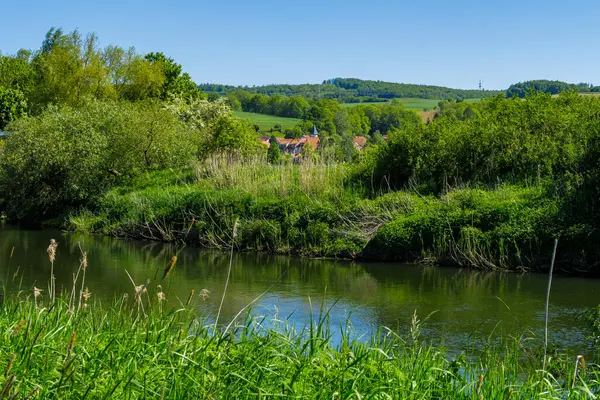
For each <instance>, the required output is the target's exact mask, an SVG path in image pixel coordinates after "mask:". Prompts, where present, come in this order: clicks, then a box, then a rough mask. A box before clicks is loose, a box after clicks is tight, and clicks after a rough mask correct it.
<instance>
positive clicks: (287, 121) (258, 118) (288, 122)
mask: <svg viewBox="0 0 600 400" xmlns="http://www.w3.org/2000/svg"><path fill="white" fill-rule="evenodd" d="M233 113H234V115H235V116H236V117H240V118H246V119H248V120H250V121H251V122H252V123H254V124H257V125H258V126H259V127H260V131H261V132H267V131H269V130H270V129H271V128H273V127H274V126H275V125H277V124H279V125H281V128H282V129H285V128H292V127H293V126H294V125H296V124H297V123H298V122H300V121H301V120H300V119H298V118H283V117H276V116H273V115H265V114H257V113H249V112H244V111H234V112H233Z"/></svg>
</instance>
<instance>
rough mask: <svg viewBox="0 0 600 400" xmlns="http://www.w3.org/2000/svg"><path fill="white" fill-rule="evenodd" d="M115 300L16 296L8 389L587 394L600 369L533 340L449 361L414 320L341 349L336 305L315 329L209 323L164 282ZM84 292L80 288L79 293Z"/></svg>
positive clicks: (345, 341) (4, 312)
mask: <svg viewBox="0 0 600 400" xmlns="http://www.w3.org/2000/svg"><path fill="white" fill-rule="evenodd" d="M137 290H138V291H137V292H135V291H131V293H129V296H127V295H126V294H122V295H121V296H120V297H119V296H118V294H116V295H117V300H116V301H115V302H114V303H112V304H101V303H99V302H95V301H93V297H91V298H90V296H92V295H91V294H90V293H89V292H88V291H87V290H85V291H84V292H83V294H82V295H81V297H80V295H79V294H77V295H76V296H75V297H74V299H75V301H72V299H73V297H72V296H70V295H68V294H65V295H63V296H62V297H61V296H58V297H57V299H56V301H55V302H54V303H53V304H52V303H51V302H50V300H49V294H48V293H47V292H46V291H41V292H40V291H37V290H36V289H34V290H33V291H31V292H30V291H29V290H28V291H26V292H19V294H18V295H15V294H10V295H6V294H5V297H4V299H3V302H2V304H1V306H0V325H1V326H2V327H3V328H2V330H3V331H4V334H3V335H0V357H1V358H2V359H3V360H4V361H3V363H4V365H5V367H4V375H3V377H1V378H0V385H1V386H2V393H3V394H4V395H7V396H16V397H19V396H21V397H25V396H27V395H31V396H32V397H37V398H50V397H58V398H65V399H66V398H77V399H83V398H100V397H102V398H106V397H114V398H141V397H146V396H150V397H156V398H158V397H160V398H171V399H175V398H257V397H258V398H265V397H274V396H277V397H284V398H288V397H289V398H331V397H339V398H365V397H373V398H403V399H412V398H415V399H416V398H419V399H428V398H453V399H473V398H477V399H479V398H502V399H506V398H540V397H544V398H572V399H578V398H582V399H583V398H589V396H593V395H592V394H593V393H596V392H597V391H598V390H600V387H599V386H598V378H600V377H599V376H598V372H597V371H598V369H597V367H596V366H595V365H593V364H592V365H587V366H586V365H585V364H584V363H583V361H584V360H582V359H581V358H569V357H565V356H563V355H561V354H560V353H558V352H555V351H553V352H551V353H550V358H549V361H548V363H547V366H546V370H545V371H542V365H541V364H542V363H541V360H542V353H541V352H540V349H539V348H537V347H536V346H537V345H531V344H530V343H531V342H530V341H529V340H527V339H526V338H514V337H513V336H511V338H508V337H507V338H505V339H499V340H496V339H497V338H488V339H489V340H490V341H489V342H488V344H487V345H485V344H484V345H483V346H482V347H477V348H475V347H473V348H469V349H465V352H464V353H463V354H461V355H459V356H457V357H450V356H449V355H448V354H446V353H445V352H444V350H443V349H441V348H437V347H435V346H428V345H425V344H423V343H421V341H420V334H419V332H420V329H421V326H420V321H419V319H418V317H417V315H416V314H415V316H414V318H413V322H412V324H411V328H410V334H409V335H408V336H407V337H399V336H397V335H395V334H394V333H392V332H389V331H387V330H386V329H383V330H382V331H380V332H379V333H377V334H376V335H374V336H372V337H370V338H363V340H361V341H357V340H355V339H354V338H353V334H352V328H351V327H350V326H348V325H346V326H342V334H341V340H340V341H339V343H333V342H332V339H331V338H332V336H331V333H330V331H329V328H328V326H329V325H328V316H327V310H326V309H323V308H321V311H320V312H317V311H316V310H315V315H314V323H313V324H311V325H309V326H306V327H292V326H290V325H289V324H288V322H287V321H286V320H285V319H283V320H277V319H274V320H265V319H260V320H251V319H244V318H243V317H242V319H241V320H239V321H237V322H236V323H231V324H230V322H232V321H229V320H228V321H220V322H221V324H220V325H219V326H220V327H219V329H218V330H217V331H215V330H214V325H212V324H211V323H206V322H202V317H203V316H202V315H198V314H197V312H196V309H197V308H196V302H197V301H201V300H198V299H197V297H196V296H194V293H192V294H191V295H190V296H189V298H188V300H187V302H185V303H183V304H182V305H181V306H180V307H179V308H177V309H173V310H170V309H167V308H166V307H165V306H163V302H164V301H165V297H166V296H169V294H168V293H167V294H165V293H163V292H162V290H161V289H160V288H159V289H155V286H154V284H149V285H147V286H144V287H143V288H142V286H140V287H138V289H137ZM77 291H79V287H78V288H77Z"/></svg>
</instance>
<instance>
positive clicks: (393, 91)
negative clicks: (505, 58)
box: [200, 78, 500, 115]
mask: <svg viewBox="0 0 600 400" xmlns="http://www.w3.org/2000/svg"><path fill="white" fill-rule="evenodd" d="M200 88H201V89H202V90H203V91H205V92H214V93H220V94H226V95H230V94H232V93H235V92H239V91H244V92H246V93H248V95H253V94H260V95H266V96H272V97H275V96H284V97H294V96H301V97H304V98H306V99H333V100H336V101H338V102H340V103H359V102H377V101H381V100H388V99H394V98H406V97H414V98H421V99H437V100H440V99H443V100H446V99H454V100H463V99H469V98H487V97H493V96H496V95H498V94H499V93H500V91H497V90H482V91H479V90H461V89H451V88H446V87H441V86H430V85H412V84H405V83H392V82H382V81H369V80H361V79H353V78H350V79H345V78H335V79H328V80H326V81H323V83H322V84H302V85H266V86H254V87H248V86H239V87H235V86H227V85H215V84H200ZM254 112H260V111H254ZM274 115H279V114H274Z"/></svg>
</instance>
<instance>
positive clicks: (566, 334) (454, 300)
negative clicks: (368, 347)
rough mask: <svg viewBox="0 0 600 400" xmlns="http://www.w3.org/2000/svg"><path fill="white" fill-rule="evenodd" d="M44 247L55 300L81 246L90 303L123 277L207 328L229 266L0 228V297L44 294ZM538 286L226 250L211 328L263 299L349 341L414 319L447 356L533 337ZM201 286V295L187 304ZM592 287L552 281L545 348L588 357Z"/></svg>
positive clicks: (198, 256) (595, 297)
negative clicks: (193, 313)
mask: <svg viewBox="0 0 600 400" xmlns="http://www.w3.org/2000/svg"><path fill="white" fill-rule="evenodd" d="M51 238H53V239H55V240H56V241H58V251H57V256H56V262H55V267H54V268H55V276H56V282H57V292H58V291H60V290H65V291H68V290H70V288H71V285H72V284H71V282H72V279H73V278H72V277H73V273H74V272H75V271H76V270H77V268H78V266H79V259H80V257H81V252H80V247H81V248H82V249H84V250H86V251H87V253H88V268H87V270H86V286H87V287H88V288H89V291H90V292H91V293H92V299H95V300H96V301H102V302H110V301H112V300H113V299H114V298H116V297H121V296H122V295H123V294H124V293H129V294H130V295H131V294H132V293H133V285H132V283H131V281H130V279H129V277H128V276H127V273H126V271H127V272H129V274H130V275H131V276H132V278H133V279H134V280H135V282H136V284H138V285H140V284H142V283H143V282H144V281H146V279H150V280H151V283H150V284H149V286H148V288H149V293H150V294H151V295H152V296H155V295H156V293H157V291H158V289H157V285H159V284H160V285H161V287H162V290H163V292H164V293H166V297H167V301H168V303H169V306H171V307H177V306H179V305H180V304H181V303H185V302H186V301H187V299H188V296H189V295H190V293H191V291H192V290H194V293H195V296H194V304H195V307H197V308H198V309H199V311H200V312H201V314H202V315H204V316H205V317H206V318H207V320H210V319H211V318H214V316H215V314H216V311H217V310H218V308H219V304H220V302H221V296H222V293H223V289H224V286H225V281H226V278H227V271H228V268H229V263H230V254H229V253H227V252H214V251H206V250H204V249H200V248H193V247H183V248H181V246H176V245H173V244H164V243H156V242H144V241H132V240H123V239H118V238H112V237H103V236H95V235H84V234H77V233H64V232H61V231H56V230H38V231H30V230H20V229H17V228H14V227H11V226H8V225H5V226H2V228H1V229H0V259H1V260H2V262H1V265H0V274H1V276H2V277H3V280H4V282H6V286H7V287H8V289H10V290H18V288H20V289H21V290H23V291H24V293H25V294H27V292H29V291H31V292H32V289H33V287H34V286H36V287H38V288H42V289H43V290H44V291H43V292H42V296H47V287H48V281H49V276H50V262H49V260H48V255H47V253H46V248H47V247H48V243H49V241H50V239H51ZM173 255H177V263H176V266H175V268H174V269H173V271H172V272H171V273H170V275H169V276H168V277H167V278H166V279H165V280H164V281H161V280H160V278H161V275H162V272H163V270H164V269H165V267H166V266H167V265H168V264H169V262H170V260H171V258H172V256H173ZM546 287H547V277H546V276H545V275H539V274H515V273H498V272H481V271H475V270H468V269H453V268H437V267H427V266H420V265H406V264H398V263H355V262H347V261H332V260H313V259H306V258H300V257H293V256H292V257H288V256H275V255H267V254H254V253H234V254H233V258H232V270H231V277H230V282H229V286H228V291H227V295H226V297H225V302H224V305H223V308H222V312H221V319H220V321H222V322H224V323H227V322H229V321H230V320H231V319H232V318H233V316H234V315H236V314H237V313H238V312H239V311H240V310H241V309H242V308H244V307H245V306H246V305H248V304H250V303H251V302H252V301H253V300H254V299H256V298H257V297H258V296H260V295H261V294H262V293H263V292H265V291H266V293H265V294H264V295H263V296H262V297H260V298H259V299H258V301H256V302H255V303H254V304H252V313H253V314H254V315H258V316H262V315H264V316H268V317H270V318H274V317H277V318H279V319H283V318H289V321H290V323H294V324H295V325H296V326H304V325H306V324H307V323H308V321H309V320H310V310H311V305H312V309H313V312H314V314H318V312H319V308H320V306H321V304H324V305H325V307H326V308H331V312H330V321H331V326H332V329H333V330H334V331H335V330H336V329H338V328H337V327H339V325H340V322H344V321H347V320H348V321H350V323H351V326H352V329H353V332H354V335H357V336H358V337H359V338H360V337H366V336H368V335H369V334H371V333H373V332H374V331H375V330H377V329H378V328H380V327H388V328H391V329H394V330H396V331H399V332H400V333H402V334H405V333H407V332H408V330H409V328H410V325H411V319H412V317H413V314H414V313H415V312H416V313H417V316H418V317H419V319H421V321H422V322H421V331H422V335H423V338H425V339H426V340H427V341H428V342H431V343H434V344H440V345H443V346H444V347H446V348H447V349H448V350H449V351H451V352H453V351H454V352H457V351H460V350H461V349H463V348H465V346H467V345H468V344H469V343H472V342H473V341H474V340H476V339H481V338H484V337H486V336H487V335H489V334H490V333H491V332H499V333H500V332H502V333H503V334H512V335H519V334H524V335H528V336H532V337H536V338H538V339H540V338H541V335H542V334H543V323H544V301H545V294H546ZM204 289H205V290H206V291H208V292H210V294H209V295H208V296H198V295H199V294H200V293H202V291H203V290H204ZM599 289H600V281H598V280H594V279H583V278H574V277H560V276H559V277H555V279H554V281H553V285H552V294H551V298H550V308H549V309H550V319H549V332H550V343H551V344H552V345H554V346H556V347H559V348H564V349H567V350H568V351H569V352H570V353H572V354H585V353H586V352H588V351H589V350H590V349H589V344H588V342H587V341H586V336H587V335H588V334H589V332H588V331H587V330H586V324H585V322H584V321H582V320H581V319H578V318H577V315H578V314H579V313H581V312H582V311H583V310H585V309H586V308H588V307H593V306H596V305H598V303H600V296H599V294H600V291H599ZM206 291H204V293H206Z"/></svg>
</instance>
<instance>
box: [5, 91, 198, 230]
mask: <svg viewBox="0 0 600 400" xmlns="http://www.w3.org/2000/svg"><path fill="white" fill-rule="evenodd" d="M9 130H10V131H11V135H9V137H8V138H7V139H6V146H5V149H4V157H3V158H2V160H0V165H1V175H0V190H1V192H2V193H4V196H5V197H6V202H7V205H6V206H7V212H8V215H9V217H10V218H12V219H16V220H22V219H27V220H30V221H40V220H42V219H48V218H52V217H54V216H57V215H59V214H60V213H62V212H64V211H66V210H68V209H69V208H72V207H78V206H81V205H85V204H87V203H88V202H89V201H90V200H91V199H93V198H94V197H95V196H97V195H99V194H101V193H103V192H104V191H105V190H106V189H107V188H108V187H110V186H111V185H112V184H114V183H115V182H118V181H121V180H124V179H127V178H129V177H133V176H136V175H138V174H139V173H141V172H143V171H146V170H152V169H159V168H167V167H174V166H178V165H183V164H187V163H188V162H189V161H190V157H191V156H192V153H193V150H192V147H191V142H190V138H191V136H190V135H191V133H190V131H189V130H188V129H186V128H185V127H184V125H182V124H181V123H180V122H179V121H178V120H177V119H176V118H175V117H174V116H173V115H172V114H171V113H169V112H167V111H165V110H162V109H161V108H160V107H159V106H158V105H154V104H143V103H138V104H132V103H126V102H123V103H102V102H97V101H92V102H89V103H87V104H86V105H85V106H84V107H81V108H68V107H50V108H49V109H48V110H47V111H45V112H44V113H42V114H41V115H39V116H37V117H33V118H26V119H21V120H19V121H16V122H14V123H12V124H11V125H10V127H9Z"/></svg>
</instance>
